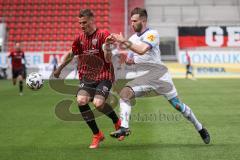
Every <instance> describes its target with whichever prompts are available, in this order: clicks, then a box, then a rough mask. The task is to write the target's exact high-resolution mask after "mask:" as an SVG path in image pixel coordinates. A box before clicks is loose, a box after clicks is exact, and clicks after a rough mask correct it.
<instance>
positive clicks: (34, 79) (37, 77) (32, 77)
mask: <svg viewBox="0 0 240 160" xmlns="http://www.w3.org/2000/svg"><path fill="white" fill-rule="evenodd" d="M26 85H27V86H28V87H29V88H30V89H32V90H39V89H40V88H42V87H43V79H42V75H41V74H39V73H37V72H32V73H30V74H29V75H28V76H27V79H26Z"/></svg>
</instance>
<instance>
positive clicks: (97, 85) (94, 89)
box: [77, 79, 112, 99]
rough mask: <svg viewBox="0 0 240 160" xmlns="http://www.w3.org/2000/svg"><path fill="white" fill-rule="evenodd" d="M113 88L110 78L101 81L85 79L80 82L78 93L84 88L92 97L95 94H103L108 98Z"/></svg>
mask: <svg viewBox="0 0 240 160" xmlns="http://www.w3.org/2000/svg"><path fill="white" fill-rule="evenodd" d="M111 88H112V82H111V81H110V80H102V81H99V82H95V81H89V80H86V79H84V80H81V82H80V85H79V89H78V92H77V95H78V93H79V91H80V90H84V91H86V92H88V94H89V95H90V96H91V98H92V99H93V97H94V96H95V95H101V96H103V97H104V98H105V99H107V98H108V95H109V92H110V90H111Z"/></svg>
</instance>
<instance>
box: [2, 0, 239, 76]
mask: <svg viewBox="0 0 240 160" xmlns="http://www.w3.org/2000/svg"><path fill="white" fill-rule="evenodd" d="M134 7H145V8H146V9H147V11H148V14H149V18H148V24H149V27H150V28H153V29H156V30H158V32H159V33H160V37H161V39H160V41H161V44H160V49H161V54H162V60H163V61H164V62H165V63H166V65H167V66H168V67H169V69H170V71H171V73H172V75H173V77H178V78H184V77H185V72H186V71H185V65H186V63H187V58H186V53H188V54H189V56H190V59H191V64H192V67H193V68H192V69H193V73H194V75H195V77H196V78H202V77H203V78H205V77H207V78H209V77H213V78H216V77H217V78H219V77H221V78H222V77H226V78H236V77H237V78H239V77H240V0H119V1H116V0H0V20H1V21H0V50H1V53H0V67H1V75H3V71H4V70H6V73H7V78H10V77H11V74H10V69H9V68H7V58H6V56H7V54H8V53H9V52H10V51H11V50H13V49H14V45H15V43H16V42H20V43H21V47H22V50H23V51H24V52H25V54H26V58H27V61H28V63H29V64H28V65H27V68H28V72H31V71H33V70H37V71H40V70H41V71H42V72H43V73H42V74H44V75H45V76H44V77H45V78H48V76H49V74H50V72H51V70H52V69H51V67H50V66H49V64H50V63H51V61H52V59H53V58H54V55H56V58H57V59H58V62H60V61H61V58H62V56H63V55H64V53H66V51H68V50H69V49H71V44H72V42H73V40H74V37H75V36H76V35H77V34H78V33H79V32H80V28H79V25H78V21H77V16H78V13H79V10H80V9H83V8H90V9H92V10H93V11H94V13H95V16H96V22H97V26H98V27H99V28H102V29H108V30H110V32H115V33H119V32H122V33H124V35H125V36H126V37H129V36H130V35H131V33H132V30H131V26H130V23H129V18H130V11H131V10H132V9H133V8H134ZM125 67H126V66H124V65H121V64H119V67H118V68H119V69H122V70H125V69H126V68H125ZM2 70H3V71H2ZM5 77H6V76H4V77H3V76H1V78H5ZM70 77H71V78H74V76H73V74H72V76H70ZM75 77H76V76H75Z"/></svg>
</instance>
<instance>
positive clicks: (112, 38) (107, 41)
mask: <svg viewBox="0 0 240 160" xmlns="http://www.w3.org/2000/svg"><path fill="white" fill-rule="evenodd" d="M115 42H116V41H115V39H114V37H113V35H112V34H111V35H109V36H108V37H107V38H106V40H105V43H108V44H113V43H115Z"/></svg>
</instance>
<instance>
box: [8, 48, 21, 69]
mask: <svg viewBox="0 0 240 160" xmlns="http://www.w3.org/2000/svg"><path fill="white" fill-rule="evenodd" d="M8 57H11V63H12V69H21V68H22V67H23V63H22V59H24V58H25V57H24V52H23V51H12V52H10V54H9V55H8Z"/></svg>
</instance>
